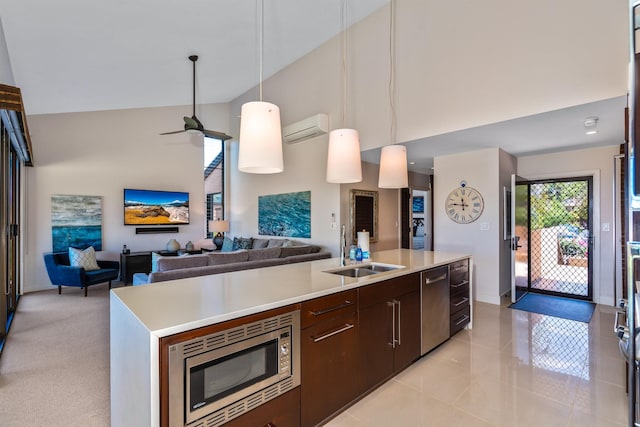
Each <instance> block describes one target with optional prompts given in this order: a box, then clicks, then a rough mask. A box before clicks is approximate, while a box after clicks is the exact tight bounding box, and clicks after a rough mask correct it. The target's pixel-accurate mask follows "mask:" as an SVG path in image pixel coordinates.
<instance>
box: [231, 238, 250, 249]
mask: <svg viewBox="0 0 640 427" xmlns="http://www.w3.org/2000/svg"><path fill="white" fill-rule="evenodd" d="M252 247H253V239H252V238H251V237H248V238H245V237H234V238H233V250H234V251H237V250H238V249H251V248H252Z"/></svg>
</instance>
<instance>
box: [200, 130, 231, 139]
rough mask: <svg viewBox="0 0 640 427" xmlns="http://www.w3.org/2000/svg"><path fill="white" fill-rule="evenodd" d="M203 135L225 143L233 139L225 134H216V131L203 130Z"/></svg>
mask: <svg viewBox="0 0 640 427" xmlns="http://www.w3.org/2000/svg"><path fill="white" fill-rule="evenodd" d="M202 133H203V134H205V136H208V137H211V138H216V139H221V140H223V141H227V140H229V139H231V138H232V137H231V136H230V135H227V134H226V133H224V132H216V131H215V130H207V129H203V130H202Z"/></svg>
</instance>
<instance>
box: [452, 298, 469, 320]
mask: <svg viewBox="0 0 640 427" xmlns="http://www.w3.org/2000/svg"><path fill="white" fill-rule="evenodd" d="M468 307H469V293H466V294H457V295H453V296H451V297H450V299H449V313H450V317H451V318H452V319H453V318H455V317H457V315H458V312H459V311H461V310H464V309H466V308H468Z"/></svg>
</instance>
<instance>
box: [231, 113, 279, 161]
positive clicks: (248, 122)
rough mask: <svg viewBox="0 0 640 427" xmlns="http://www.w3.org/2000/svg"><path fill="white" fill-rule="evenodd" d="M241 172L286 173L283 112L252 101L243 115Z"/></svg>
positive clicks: (240, 153) (240, 139) (241, 118)
mask: <svg viewBox="0 0 640 427" xmlns="http://www.w3.org/2000/svg"><path fill="white" fill-rule="evenodd" d="M238 141H239V144H240V147H239V153H238V170H240V172H246V173H258V174H267V173H278V172H282V171H283V170H284V163H283V160H282V128H281V126H280V108H278V106H277V105H275V104H271V103H269V102H262V101H252V102H247V103H245V104H244V105H243V106H242V110H241V113H240V138H239V139H238Z"/></svg>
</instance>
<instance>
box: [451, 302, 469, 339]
mask: <svg viewBox="0 0 640 427" xmlns="http://www.w3.org/2000/svg"><path fill="white" fill-rule="evenodd" d="M470 320H471V308H470V307H469V306H467V307H466V308H465V309H464V310H460V311H459V312H457V313H456V314H455V315H453V316H451V322H450V324H449V336H454V335H455V334H456V333H458V332H459V331H460V330H462V329H464V327H465V326H467V324H468V323H469V321H470Z"/></svg>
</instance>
